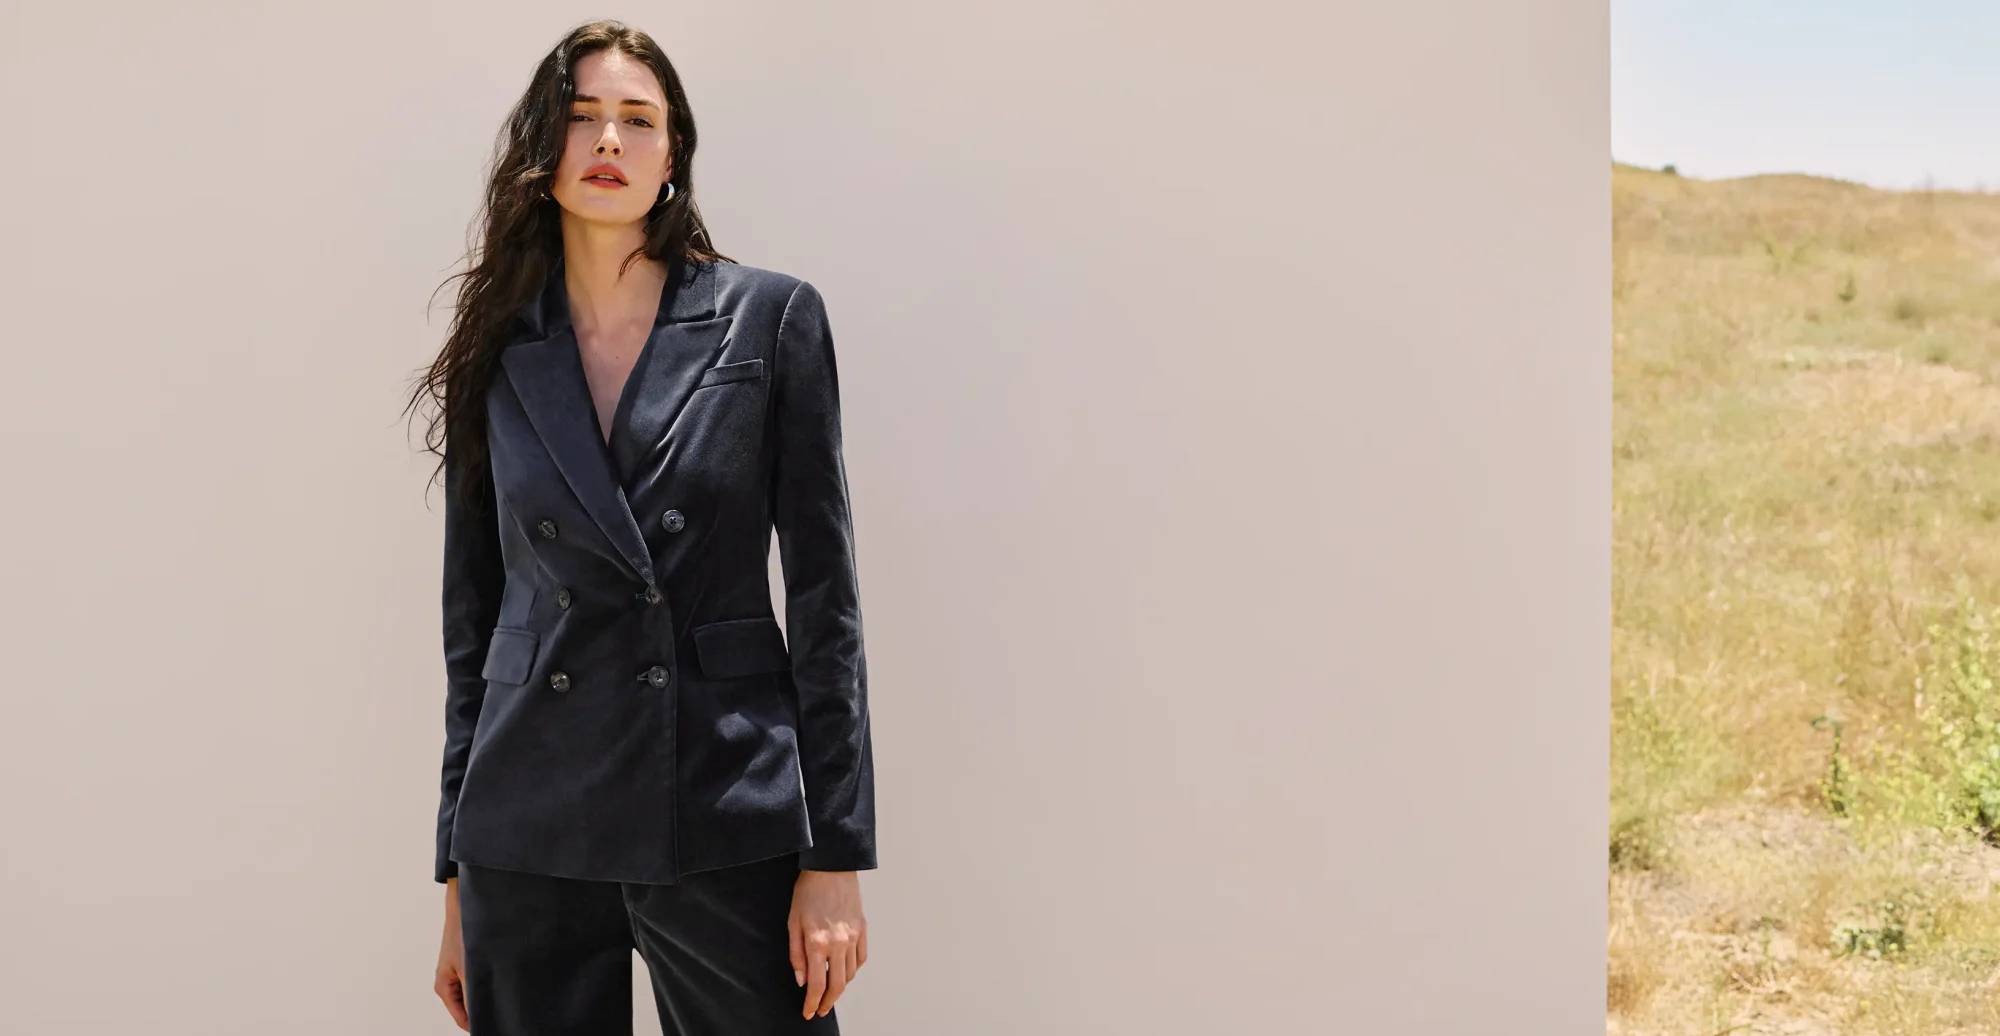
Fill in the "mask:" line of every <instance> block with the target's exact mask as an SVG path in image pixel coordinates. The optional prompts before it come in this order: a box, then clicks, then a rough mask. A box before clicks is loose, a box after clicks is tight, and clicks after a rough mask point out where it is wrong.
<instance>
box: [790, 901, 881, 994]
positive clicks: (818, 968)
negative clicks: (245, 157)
mask: <svg viewBox="0 0 2000 1036" xmlns="http://www.w3.org/2000/svg"><path fill="white" fill-rule="evenodd" d="M788 927H789V928H790V929H791V933H792V979H793V981H795V982H797V983H799V984H800V985H802V986H805V987H806V1004H805V1016H806V1017H807V1018H811V1017H813V1016H815V1015H824V1014H825V1013H827V1012H828V1011H831V1010H833V1002H834V1001H835V1000H838V999H840V994H841V993H843V992H845V991H846V990H847V983H849V982H851V981H853V979H854V973H855V971H857V970H858V969H860V967H861V965H863V964H865V963H867V962H868V921H867V919H866V918H864V917H862V916H861V875H860V872H858V871H808V870H802V871H800V872H799V880H798V883H797V884H796V885H794V886H792V916H791V919H790V922H789V924H788Z"/></svg>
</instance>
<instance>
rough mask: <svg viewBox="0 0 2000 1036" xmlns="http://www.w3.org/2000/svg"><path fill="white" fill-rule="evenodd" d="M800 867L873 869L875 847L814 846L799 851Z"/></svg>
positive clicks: (808, 868)
mask: <svg viewBox="0 0 2000 1036" xmlns="http://www.w3.org/2000/svg"><path fill="white" fill-rule="evenodd" d="M799 869H800V870H802V871H872V870H874V869H875V847H874V846H872V845H870V846H851V847H848V848H835V847H833V846H826V847H821V846H814V847H812V848H810V849H802V850H800V851H799Z"/></svg>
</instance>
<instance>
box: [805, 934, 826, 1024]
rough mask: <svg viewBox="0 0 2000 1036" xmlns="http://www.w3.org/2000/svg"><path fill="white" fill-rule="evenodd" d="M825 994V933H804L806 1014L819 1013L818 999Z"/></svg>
mask: <svg viewBox="0 0 2000 1036" xmlns="http://www.w3.org/2000/svg"><path fill="white" fill-rule="evenodd" d="M825 994H826V933H825V932H818V931H809V932H807V933H806V1008H805V1010H806V1013H805V1016H806V1017H807V1018H811V1017H812V1016H813V1015H816V1014H819V1013H820V998H821V997H823V996H824V995H825Z"/></svg>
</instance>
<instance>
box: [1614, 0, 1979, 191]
mask: <svg viewBox="0 0 2000 1036" xmlns="http://www.w3.org/2000/svg"><path fill="white" fill-rule="evenodd" d="M1611 155H1612V157H1613V158H1615V159H1617V160H1618V161H1621V162H1630V163H1632V164H1634V165H1643V166H1652V167H1654V168H1658V167H1659V166H1662V165H1665V164H1666V163H1669V162H1671V163H1673V164H1674V165H1675V167H1676V168H1678V169H1679V170H1680V171H1681V172H1682V173H1684V174H1686V175H1689V176H1699V177H1703V178H1719V177H1727V176H1744V175H1748V174H1751V173H1816V174H1819V175H1823V176H1837V177H1841V178H1843V179H1848V180H1859V181H1861V182H1863V183H1867V184H1873V185H1875V186H1878V187H1897V188H1907V187H1917V186H1921V185H1922V184H1923V183H1924V182H1925V180H1926V178H1928V179H1929V181H1930V182H1931V183H1933V184H1935V185H1936V186H1937V187H1940V188H1956V189H1965V190H1970V189H1985V190H1990V191H2000V0H1983V2H1974V0H1875V2H1873V3H1864V2H1859V0H1815V2H1811V3H1807V2H1802V0H1727V2H1724V0H1612V3H1611Z"/></svg>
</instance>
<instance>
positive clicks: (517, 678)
mask: <svg viewBox="0 0 2000 1036" xmlns="http://www.w3.org/2000/svg"><path fill="white" fill-rule="evenodd" d="M541 641H542V637H541V634H539V633H536V632H535V631H534V630H523V629H510V628H508V627H506V626H501V627H499V628H497V629H495V630H494V631H493V643H492V644H491V645H490V646H488V647H487V649H486V665H485V667H484V668H482V669H480V671H479V675H480V676H482V677H484V678H485V679H488V680H491V681H493V682H494V683H527V682H528V674H529V673H531V672H534V670H535V649H536V647H538V646H539V645H540V644H541Z"/></svg>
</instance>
